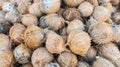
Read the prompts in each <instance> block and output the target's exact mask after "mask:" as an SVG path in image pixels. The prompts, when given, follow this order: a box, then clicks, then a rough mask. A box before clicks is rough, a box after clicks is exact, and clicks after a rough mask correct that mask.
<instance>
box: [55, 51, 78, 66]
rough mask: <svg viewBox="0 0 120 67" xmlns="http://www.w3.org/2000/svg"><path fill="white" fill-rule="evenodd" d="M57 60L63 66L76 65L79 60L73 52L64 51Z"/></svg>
mask: <svg viewBox="0 0 120 67" xmlns="http://www.w3.org/2000/svg"><path fill="white" fill-rule="evenodd" d="M68 58H69V59H68ZM57 60H58V63H59V64H60V65H61V67H76V66H77V62H78V60H77V57H76V56H75V55H74V54H72V53H71V52H62V53H61V54H60V55H59V57H58V59H57Z"/></svg>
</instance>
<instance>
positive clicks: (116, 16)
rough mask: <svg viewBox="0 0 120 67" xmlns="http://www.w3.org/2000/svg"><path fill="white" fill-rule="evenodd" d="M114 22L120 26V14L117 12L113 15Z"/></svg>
mask: <svg viewBox="0 0 120 67" xmlns="http://www.w3.org/2000/svg"><path fill="white" fill-rule="evenodd" d="M112 20H113V21H114V22H115V23H116V24H120V12H115V13H113V15H112Z"/></svg>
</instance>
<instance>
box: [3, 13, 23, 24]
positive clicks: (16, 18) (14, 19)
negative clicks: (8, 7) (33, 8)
mask: <svg viewBox="0 0 120 67" xmlns="http://www.w3.org/2000/svg"><path fill="white" fill-rule="evenodd" d="M5 19H6V20H8V21H9V22H11V23H12V24H14V23H17V22H20V21H21V16H20V15H19V14H17V13H14V12H7V13H6V15H5Z"/></svg>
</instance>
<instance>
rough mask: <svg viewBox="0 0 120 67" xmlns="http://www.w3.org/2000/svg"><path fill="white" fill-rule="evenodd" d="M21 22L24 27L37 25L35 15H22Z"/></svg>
mask: <svg viewBox="0 0 120 67" xmlns="http://www.w3.org/2000/svg"><path fill="white" fill-rule="evenodd" d="M21 21H22V24H24V25H25V26H29V25H37V24H38V19H37V17H36V16H35V15H32V14H25V15H23V17H22V19H21Z"/></svg>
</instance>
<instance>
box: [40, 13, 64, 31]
mask: <svg viewBox="0 0 120 67" xmlns="http://www.w3.org/2000/svg"><path fill="white" fill-rule="evenodd" d="M64 21H65V20H64V19H63V18H62V17H61V16H60V15H58V14H55V13H53V14H48V15H46V16H43V17H41V18H40V22H39V26H40V27H42V28H47V27H48V28H49V29H51V30H58V29H60V28H62V27H63V25H64Z"/></svg>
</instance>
